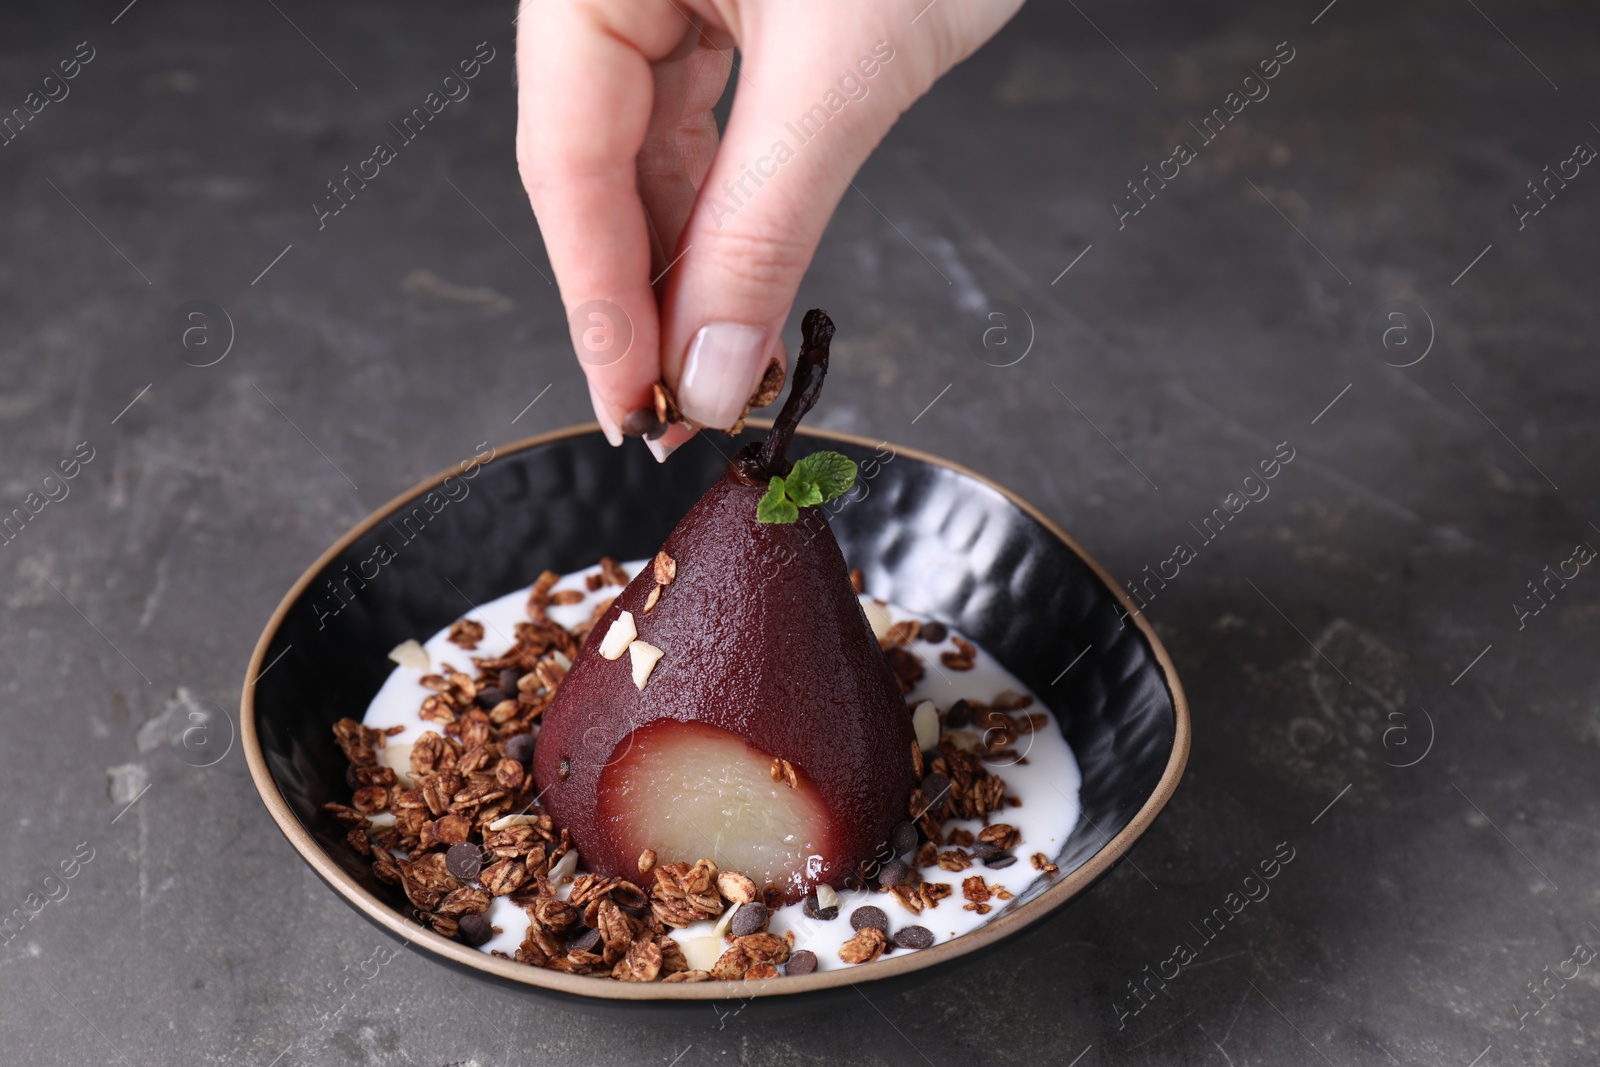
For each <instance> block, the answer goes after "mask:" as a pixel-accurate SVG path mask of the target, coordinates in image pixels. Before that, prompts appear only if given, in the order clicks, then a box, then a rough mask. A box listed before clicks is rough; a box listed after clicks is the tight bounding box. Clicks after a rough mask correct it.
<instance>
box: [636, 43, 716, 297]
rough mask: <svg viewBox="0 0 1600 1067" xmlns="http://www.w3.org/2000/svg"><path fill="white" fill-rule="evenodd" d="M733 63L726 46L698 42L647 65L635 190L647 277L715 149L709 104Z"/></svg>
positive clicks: (668, 246)
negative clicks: (650, 97) (676, 57)
mask: <svg viewBox="0 0 1600 1067" xmlns="http://www.w3.org/2000/svg"><path fill="white" fill-rule="evenodd" d="M732 67H733V56H732V54H731V53H730V52H724V51H718V50H716V49H712V48H710V47H707V46H705V45H701V46H699V47H696V48H694V49H693V50H692V51H691V52H689V53H688V55H687V56H686V57H685V58H683V59H682V60H681V61H679V62H666V63H657V64H655V65H654V67H653V68H652V73H653V75H654V85H655V102H654V106H653V108H652V110H651V114H650V123H649V127H648V129H647V130H646V132H645V139H644V147H643V148H642V149H641V150H640V152H639V163H638V173H639V195H640V197H641V199H642V200H643V201H644V207H645V215H646V217H647V218H648V220H649V224H650V230H651V236H652V241H653V247H652V259H651V271H652V275H651V276H652V277H657V276H659V275H660V274H661V273H662V272H663V271H665V270H666V269H667V267H668V265H669V264H670V262H671V259H672V256H673V254H674V249H675V248H676V246H677V243H678V236H679V235H680V234H681V233H682V232H683V227H684V224H685V223H687V222H688V221H689V213H690V211H691V210H693V208H694V201H695V196H696V194H697V192H698V190H699V186H700V183H701V182H702V181H704V180H705V175H706V171H707V170H708V169H710V166H711V159H712V157H713V156H714V155H715V154H716V151H717V122H716V117H715V116H714V115H713V114H712V111H711V108H712V107H713V105H715V104H716V102H717V100H719V99H720V98H721V96H722V92H723V89H724V88H725V87H726V86H727V83H728V72H729V71H730V70H732Z"/></svg>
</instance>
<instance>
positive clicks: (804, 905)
mask: <svg viewBox="0 0 1600 1067" xmlns="http://www.w3.org/2000/svg"><path fill="white" fill-rule="evenodd" d="M800 910H801V911H803V912H805V913H806V918H808V919H821V920H822V921H823V922H830V921H832V920H834V919H837V918H838V917H839V905H837V904H835V905H834V906H833V907H831V908H819V907H817V895H816V894H815V893H807V894H806V899H805V900H804V901H802V902H801V904H800Z"/></svg>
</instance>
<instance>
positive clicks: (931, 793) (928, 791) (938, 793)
mask: <svg viewBox="0 0 1600 1067" xmlns="http://www.w3.org/2000/svg"><path fill="white" fill-rule="evenodd" d="M922 795H923V796H925V797H927V798H928V804H929V806H930V807H938V806H939V805H940V804H943V803H944V802H945V799H946V798H947V797H948V796H949V795H950V779H949V778H947V777H945V776H944V775H942V774H937V773H935V774H930V775H928V777H926V778H924V779H923V780H922Z"/></svg>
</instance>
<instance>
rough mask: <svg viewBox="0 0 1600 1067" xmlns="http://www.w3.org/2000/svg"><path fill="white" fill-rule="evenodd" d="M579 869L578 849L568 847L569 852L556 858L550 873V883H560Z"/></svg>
mask: <svg viewBox="0 0 1600 1067" xmlns="http://www.w3.org/2000/svg"><path fill="white" fill-rule="evenodd" d="M577 869H578V850H577V849H568V850H567V854H566V855H564V856H562V857H561V858H560V859H558V860H556V862H555V865H554V866H552V867H551V868H550V874H549V876H548V877H549V879H550V884H551V885H560V884H561V883H562V882H564V881H566V880H567V879H568V878H571V877H572V875H573V872H574V871H576V870H577Z"/></svg>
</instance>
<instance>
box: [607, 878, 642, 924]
mask: <svg viewBox="0 0 1600 1067" xmlns="http://www.w3.org/2000/svg"><path fill="white" fill-rule="evenodd" d="M611 900H612V902H613V903H615V904H616V906H617V907H619V908H621V909H622V910H623V911H625V912H627V913H628V914H629V915H632V916H633V917H634V918H643V917H644V916H646V915H649V914H650V898H649V897H647V896H645V893H644V890H643V889H640V888H639V887H638V886H636V885H634V884H633V883H632V882H623V883H622V884H621V885H619V886H617V887H616V888H615V889H613V890H612V891H611Z"/></svg>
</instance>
